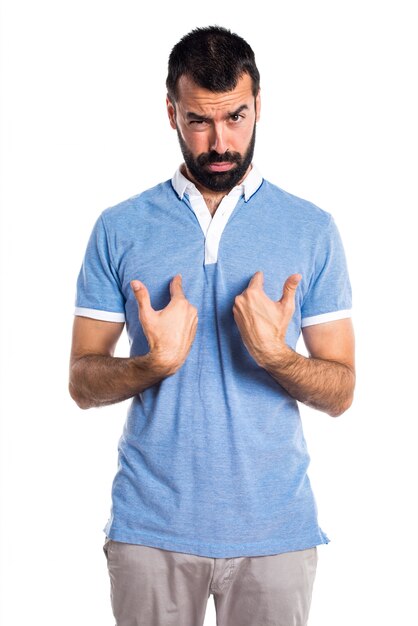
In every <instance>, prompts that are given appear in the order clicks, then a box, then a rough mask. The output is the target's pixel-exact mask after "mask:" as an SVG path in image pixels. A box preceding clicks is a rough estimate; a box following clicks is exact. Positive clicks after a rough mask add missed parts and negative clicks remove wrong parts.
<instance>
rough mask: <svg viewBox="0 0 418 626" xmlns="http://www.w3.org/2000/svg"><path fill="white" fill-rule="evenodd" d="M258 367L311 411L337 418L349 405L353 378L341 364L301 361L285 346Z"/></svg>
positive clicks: (309, 360)
mask: <svg viewBox="0 0 418 626" xmlns="http://www.w3.org/2000/svg"><path fill="white" fill-rule="evenodd" d="M260 364H261V366H262V367H264V369H266V370H267V371H268V372H269V374H270V375H271V376H272V377H273V378H274V379H275V380H276V381H277V382H278V383H279V384H280V385H281V386H282V387H283V388H284V389H286V391H287V392H288V393H289V394H290V395H291V396H292V397H293V398H295V399H296V400H299V401H300V402H303V403H304V404H306V405H308V406H310V407H312V408H314V409H318V410H319V411H324V412H325V413H328V414H329V415H331V416H332V417H337V416H338V415H341V414H342V413H343V412H344V411H346V410H347V409H348V408H349V406H350V405H351V402H352V398H353V392H354V386H355V374H354V372H353V371H352V369H351V368H349V367H348V366H346V365H344V364H343V363H339V362H336V361H329V360H324V359H318V358H311V357H309V358H308V357H304V356H303V355H301V354H298V353H297V352H295V351H294V350H292V349H291V348H289V346H287V345H285V346H282V348H281V349H280V351H277V353H276V354H275V355H269V356H268V357H266V358H265V360H264V361H263V363H260Z"/></svg>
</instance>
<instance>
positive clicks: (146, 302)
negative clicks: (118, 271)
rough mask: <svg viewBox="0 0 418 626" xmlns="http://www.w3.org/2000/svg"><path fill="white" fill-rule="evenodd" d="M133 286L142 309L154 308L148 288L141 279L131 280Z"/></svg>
mask: <svg viewBox="0 0 418 626" xmlns="http://www.w3.org/2000/svg"><path fill="white" fill-rule="evenodd" d="M131 288H132V291H133V292H134V296H135V298H136V301H137V303H138V307H139V309H140V310H141V311H149V310H150V309H152V306H151V300H150V297H149V292H148V289H147V288H146V287H145V285H144V283H141V281H140V280H131Z"/></svg>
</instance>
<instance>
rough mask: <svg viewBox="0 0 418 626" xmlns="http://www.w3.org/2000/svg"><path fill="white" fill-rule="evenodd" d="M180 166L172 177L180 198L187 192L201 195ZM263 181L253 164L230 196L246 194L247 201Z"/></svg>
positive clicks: (172, 182)
mask: <svg viewBox="0 0 418 626" xmlns="http://www.w3.org/2000/svg"><path fill="white" fill-rule="evenodd" d="M180 167H181V166H179V167H178V168H177V170H176V172H175V173H174V176H173V178H172V179H171V184H172V185H173V188H174V191H175V192H176V194H177V195H178V196H179V198H180V200H183V196H184V194H185V193H187V194H188V195H192V196H201V195H202V194H201V193H200V191H199V190H198V189H197V187H196V185H194V183H192V182H191V181H190V180H189V179H188V178H186V177H185V176H184V174H182V173H181V171H180ZM262 182H263V177H262V176H261V174H260V172H259V171H258V169H257V168H256V167H255V165H253V166H252V167H251V170H250V171H249V173H248V174H247V176H246V177H245V178H244V180H243V181H242V183H241V184H240V185H237V186H236V187H234V188H233V189H231V191H230V192H229V194H228V196H234V195H242V194H244V199H245V202H248V200H249V199H250V198H251V196H252V195H254V194H255V192H256V191H257V189H258V188H259V187H260V185H261V183H262Z"/></svg>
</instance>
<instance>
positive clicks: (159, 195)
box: [101, 180, 174, 227]
mask: <svg viewBox="0 0 418 626" xmlns="http://www.w3.org/2000/svg"><path fill="white" fill-rule="evenodd" d="M173 194H174V190H173V188H172V185H171V181H170V180H166V181H164V182H162V183H159V184H158V185H155V186H154V187H151V188H150V189H146V190H145V191H142V192H141V193H138V194H136V195H134V196H131V197H130V198H127V199H126V200H123V201H122V202H119V203H118V204H115V205H113V206H111V207H108V208H106V209H104V211H102V213H101V217H102V219H103V221H104V223H105V225H106V226H109V227H112V226H120V225H121V224H123V223H126V224H127V225H129V222H130V221H131V219H132V218H134V219H137V218H138V216H140V215H141V216H142V217H143V216H144V215H145V214H146V213H147V212H148V211H150V210H152V209H153V208H154V209H155V207H156V206H158V205H165V204H166V203H168V202H170V201H172V199H173Z"/></svg>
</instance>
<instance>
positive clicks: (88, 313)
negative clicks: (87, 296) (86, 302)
mask: <svg viewBox="0 0 418 626" xmlns="http://www.w3.org/2000/svg"><path fill="white" fill-rule="evenodd" d="M74 315H81V317H92V318H93V319H95V320H103V321H104V322H124V321H125V314H124V313H114V312H113V311H99V310H97V309H86V308H84V307H80V306H76V307H75V309H74Z"/></svg>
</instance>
